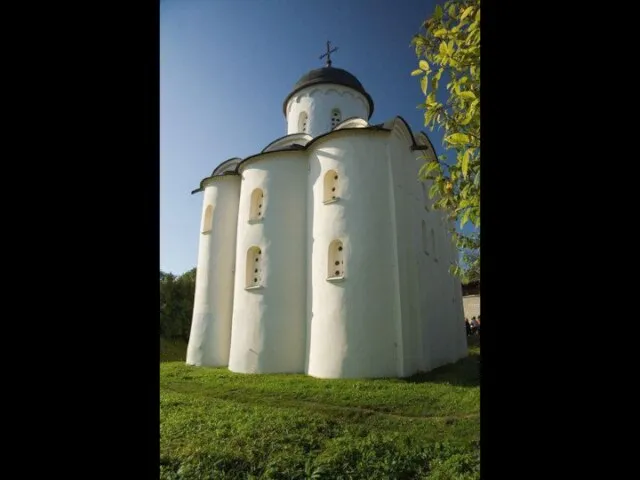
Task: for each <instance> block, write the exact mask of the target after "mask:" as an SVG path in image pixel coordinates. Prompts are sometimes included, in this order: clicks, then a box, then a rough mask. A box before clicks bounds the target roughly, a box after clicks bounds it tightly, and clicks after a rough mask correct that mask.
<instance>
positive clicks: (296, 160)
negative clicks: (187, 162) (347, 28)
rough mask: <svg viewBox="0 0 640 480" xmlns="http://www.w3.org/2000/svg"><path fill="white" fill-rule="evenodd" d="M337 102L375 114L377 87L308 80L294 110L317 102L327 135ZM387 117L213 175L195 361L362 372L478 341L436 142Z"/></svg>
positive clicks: (409, 363) (378, 373)
mask: <svg viewBox="0 0 640 480" xmlns="http://www.w3.org/2000/svg"><path fill="white" fill-rule="evenodd" d="M340 92H342V94H341V93H340ZM333 96H335V99H334V97H333ZM320 100H322V101H320ZM334 100H335V101H336V102H338V103H335V102H334ZM340 102H342V103H340ZM335 105H338V108H340V109H341V113H342V115H343V119H344V118H347V117H349V116H360V117H363V118H367V114H368V112H367V104H366V101H365V99H364V98H363V97H362V96H361V95H360V94H358V93H357V92H354V91H353V90H351V89H347V88H343V87H335V86H319V87H311V88H310V89H307V91H306V93H305V91H304V90H303V91H302V92H300V94H299V95H297V96H294V97H293V98H292V100H291V102H290V103H289V104H288V112H289V115H290V116H291V115H293V116H294V117H297V113H299V111H300V109H305V111H306V112H308V113H309V117H308V120H307V121H308V122H309V123H308V126H309V129H310V130H311V132H310V134H311V135H313V136H317V135H319V134H322V133H325V132H326V131H327V130H329V129H330V127H331V125H330V122H331V111H332V109H333V108H334V106H335ZM325 120H326V122H325ZM292 121H293V120H292V118H290V119H289V127H290V129H291V125H292ZM323 122H324V123H323ZM327 122H329V123H328V124H327ZM360 123H362V122H360ZM294 124H296V126H297V120H296V122H294ZM386 126H387V127H388V128H391V130H392V131H391V132H385V131H374V130H367V129H363V130H360V129H358V130H344V131H336V132H335V133H333V134H332V135H330V136H327V137H323V138H321V139H318V140H317V141H315V142H314V143H313V144H312V145H311V146H310V147H309V149H308V150H306V151H286V152H270V153H267V154H265V155H263V156H260V157H256V158H254V159H249V160H248V161H247V162H245V163H244V164H242V165H241V166H240V173H241V177H240V176H225V177H214V179H212V180H210V181H209V184H208V185H206V186H205V188H204V203H203V216H204V214H205V211H206V207H207V206H208V205H213V207H214V210H213V228H212V230H211V232H210V233H204V234H201V240H200V247H199V248H200V250H199V257H198V273H197V280H196V299H195V300H196V301H195V307H194V316H193V323H192V330H191V338H190V342H189V349H188V353H187V363H190V364H194V365H212V366H213V365H215V366H219V365H228V367H229V369H230V370H232V371H234V372H241V373H293V372H306V373H308V374H309V375H312V376H316V377H320V378H357V377H386V376H408V375H411V374H414V373H416V372H417V371H428V370H431V369H433V368H436V367H438V366H441V365H444V364H447V363H450V362H453V361H456V360H458V359H459V358H462V357H464V356H465V355H466V352H467V346H466V335H465V331H464V324H463V318H464V317H463V304H462V302H463V301H462V295H461V290H460V283H459V281H458V280H457V279H455V278H453V277H452V276H451V275H450V273H449V266H450V265H451V263H452V262H453V261H454V260H455V257H456V249H455V248H454V246H453V244H452V243H451V239H450V235H449V234H448V233H447V232H446V228H445V226H446V222H445V220H444V218H443V215H442V212H440V211H435V210H433V209H432V208H431V207H432V202H431V200H430V199H428V195H426V192H427V191H428V188H429V187H430V185H429V184H428V183H427V184H426V185H422V184H421V183H420V182H418V180H417V175H418V170H419V168H420V166H421V165H422V163H423V162H424V160H423V159H421V158H420V157H421V156H422V154H423V152H420V151H412V150H411V145H413V137H412V134H411V132H410V131H409V130H408V128H407V127H406V125H405V124H404V122H402V121H401V120H400V119H396V120H395V121H392V122H388V123H387V124H386ZM289 133H293V132H291V131H290V132H289ZM303 137H304V138H302V137H301V138H300V140H308V139H309V138H310V137H307V136H306V135H305V136H303ZM416 138H417V139H418V140H417V141H418V142H419V143H426V142H427V140H426V139H425V138H422V137H421V136H419V135H418V136H417V137H416ZM283 141H284V142H285V143H286V140H283ZM277 146H280V145H279V141H276V142H274V144H273V145H272V147H273V148H276V147H277ZM280 147H281V146H280ZM427 154H428V155H433V152H429V153H427ZM328 172H331V175H330V177H327V178H328V180H325V176H326V174H327V173H328ZM334 175H335V176H337V177H338V178H337V179H335V176H334ZM327 182H329V183H327ZM331 182H334V183H331ZM257 188H259V189H261V190H262V194H263V196H262V197H260V198H261V199H262V200H261V202H259V212H260V217H259V218H253V217H252V215H255V212H256V209H255V208H254V209H253V210H252V207H251V205H252V194H253V193H254V192H255V189H257ZM333 188H335V192H334V191H333V190H332V189H333ZM332 192H333V193H332ZM333 196H335V197H336V198H335V199H334V198H332V197H333ZM253 198H258V197H256V196H255V195H253ZM425 202H426V204H427V206H428V207H429V210H428V211H427V210H426V209H425V208H424V205H425ZM256 205H258V204H255V205H254V207H256ZM252 211H253V214H252V213H251V212H252ZM423 222H424V228H423ZM334 241H340V242H341V246H342V249H341V250H340V253H339V258H338V257H336V258H333V257H332V255H338V253H336V252H337V251H335V250H334V253H331V252H330V245H331V244H332V242H334ZM251 248H255V249H256V250H255V251H256V252H258V251H259V268H258V264H255V262H256V261H257V260H255V258H257V257H255V256H254V255H252V258H253V259H251V258H248V256H247V252H248V251H249V249H251ZM254 257H255V258H254ZM330 258H331V259H332V260H331V261H332V264H333V260H336V261H338V263H339V265H337V266H336V268H338V270H339V275H335V271H334V272H333V273H332V272H331V271H330V270H329V265H328V263H329V260H330ZM252 262H253V263H252ZM254 267H256V268H255V269H256V270H259V273H257V274H256V278H254V279H253V281H251V280H250V281H249V282H247V278H248V277H247V272H248V270H247V269H248V268H249V270H251V272H253V271H254ZM234 272H235V275H234ZM258 277H259V278H258ZM335 277H338V278H335Z"/></svg>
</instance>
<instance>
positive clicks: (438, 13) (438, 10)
mask: <svg viewBox="0 0 640 480" xmlns="http://www.w3.org/2000/svg"><path fill="white" fill-rule="evenodd" d="M443 13H444V12H443V11H442V7H441V6H440V5H436V11H435V13H434V14H433V18H435V19H436V20H440V19H441V18H442V15H443Z"/></svg>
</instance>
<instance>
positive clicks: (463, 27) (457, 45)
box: [411, 0, 480, 277]
mask: <svg viewBox="0 0 640 480" xmlns="http://www.w3.org/2000/svg"><path fill="white" fill-rule="evenodd" d="M411 43H412V45H414V46H415V50H416V55H417V57H418V67H419V68H418V69H416V70H414V71H413V72H412V73H411V75H414V76H420V87H421V89H422V94H423V95H424V96H425V97H426V99H425V102H424V103H422V104H420V105H419V106H418V108H422V109H424V111H425V112H424V121H425V125H426V126H428V127H430V128H431V130H433V129H434V128H435V127H436V126H437V127H438V128H441V129H443V130H444V135H443V137H444V138H443V142H444V146H445V148H446V149H451V150H454V151H455V154H456V160H455V162H450V163H447V162H446V156H440V157H438V158H426V157H425V163H424V165H423V166H422V168H421V170H420V178H421V180H431V181H432V186H431V188H430V190H429V195H430V196H431V198H435V201H434V207H435V208H436V209H441V210H444V211H446V212H447V214H448V216H449V218H450V219H451V220H456V221H459V222H460V228H461V229H462V227H464V225H465V224H466V223H467V222H470V223H471V224H473V225H474V226H475V227H476V232H474V233H473V234H463V233H461V232H456V231H455V230H454V231H453V232H452V234H453V237H454V239H455V241H456V244H457V246H458V248H459V249H460V250H461V251H462V252H463V260H462V266H464V268H462V267H461V265H456V266H454V268H453V272H454V273H456V274H457V275H459V276H463V277H465V276H466V277H468V276H469V275H470V274H471V275H477V276H479V274H480V251H479V248H480V0H448V1H446V2H445V4H444V8H443V7H442V6H440V5H436V7H435V12H434V14H433V15H432V16H431V17H430V18H429V19H427V20H426V22H424V23H423V29H422V31H421V32H420V33H419V34H417V35H415V36H414V38H413V40H412V42H411ZM441 80H442V81H443V82H444V81H447V82H448V83H447V85H446V93H443V91H442V88H441V83H440V82H441ZM439 94H442V95H441V96H445V97H446V99H445V100H444V101H440V100H439ZM465 256H466V258H465Z"/></svg>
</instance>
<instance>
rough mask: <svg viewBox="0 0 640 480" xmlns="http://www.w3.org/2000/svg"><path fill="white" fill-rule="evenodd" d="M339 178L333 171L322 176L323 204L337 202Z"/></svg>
mask: <svg viewBox="0 0 640 480" xmlns="http://www.w3.org/2000/svg"><path fill="white" fill-rule="evenodd" d="M339 180H340V176H339V175H338V172H336V171H335V170H329V171H328V172H327V173H325V174H324V182H323V183H324V188H323V199H322V201H323V203H333V202H336V201H338V198H339V196H338V183H339Z"/></svg>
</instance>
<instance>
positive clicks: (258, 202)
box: [249, 188, 264, 222]
mask: <svg viewBox="0 0 640 480" xmlns="http://www.w3.org/2000/svg"><path fill="white" fill-rule="evenodd" d="M263 218H264V192H263V191H262V189H261V188H256V189H255V190H254V191H253V192H251V205H250V207H249V221H252V222H258V221H260V220H262V219H263Z"/></svg>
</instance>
